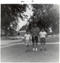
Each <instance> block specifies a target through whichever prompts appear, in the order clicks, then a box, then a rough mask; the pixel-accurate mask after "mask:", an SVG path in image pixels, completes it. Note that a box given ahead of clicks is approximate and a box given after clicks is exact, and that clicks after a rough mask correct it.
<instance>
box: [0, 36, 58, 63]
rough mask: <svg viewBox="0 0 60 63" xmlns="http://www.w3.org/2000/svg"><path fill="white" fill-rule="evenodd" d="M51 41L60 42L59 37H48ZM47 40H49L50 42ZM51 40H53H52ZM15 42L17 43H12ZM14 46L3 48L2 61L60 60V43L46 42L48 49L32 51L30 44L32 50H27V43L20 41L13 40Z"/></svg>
mask: <svg viewBox="0 0 60 63" xmlns="http://www.w3.org/2000/svg"><path fill="white" fill-rule="evenodd" d="M48 41H49V43H51V42H52V41H53V42H54V43H55V42H58V41H59V40H58V37H54V38H50V39H48ZM48 41H47V42H48ZM50 41H51V42H50ZM12 44H15V45H12ZM11 45H12V46H8V47H2V48H1V61H2V62H58V61H59V44H46V48H47V50H46V51H44V50H43V51H40V45H38V51H37V52H33V51H32V45H30V52H28V53H26V52H25V45H24V44H20V42H11Z"/></svg>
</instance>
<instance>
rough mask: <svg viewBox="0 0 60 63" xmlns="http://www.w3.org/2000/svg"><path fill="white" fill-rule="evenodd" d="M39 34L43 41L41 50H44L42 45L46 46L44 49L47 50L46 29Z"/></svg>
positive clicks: (41, 41)
mask: <svg viewBox="0 0 60 63" xmlns="http://www.w3.org/2000/svg"><path fill="white" fill-rule="evenodd" d="M39 35H40V43H41V48H40V50H41V51H42V47H44V50H46V46H45V42H46V36H47V33H46V32H45V31H44V29H42V30H41V32H40V33H39Z"/></svg>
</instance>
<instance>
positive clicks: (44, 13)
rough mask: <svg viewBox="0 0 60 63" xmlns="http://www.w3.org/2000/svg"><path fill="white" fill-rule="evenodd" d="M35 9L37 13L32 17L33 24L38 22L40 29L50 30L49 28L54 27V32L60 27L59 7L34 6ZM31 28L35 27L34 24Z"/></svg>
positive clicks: (53, 5) (51, 5) (52, 5)
mask: <svg viewBox="0 0 60 63" xmlns="http://www.w3.org/2000/svg"><path fill="white" fill-rule="evenodd" d="M33 7H34V8H35V11H34V16H33V17H31V19H32V23H33V22H36V23H37V25H38V27H40V29H41V28H45V29H48V27H50V26H52V28H53V31H55V30H56V29H57V28H58V27H59V5H56V4H33ZM31 26H33V24H32V25H31ZM58 29H59V28H58Z"/></svg>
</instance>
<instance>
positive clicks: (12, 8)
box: [1, 4, 26, 35]
mask: <svg viewBox="0 0 60 63" xmlns="http://www.w3.org/2000/svg"><path fill="white" fill-rule="evenodd" d="M25 8H26V4H24V5H22V4H2V5H1V29H3V30H4V31H5V34H6V35H7V33H8V32H9V33H10V34H11V35H13V31H15V30H13V28H16V27H17V22H18V19H17V16H18V13H19V17H20V18H21V19H22V20H23V17H22V16H21V13H22V12H23V11H25ZM11 23H12V24H13V28H12V27H11V26H10V24H11ZM12 30H13V31H12Z"/></svg>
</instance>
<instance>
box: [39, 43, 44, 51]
mask: <svg viewBox="0 0 60 63" xmlns="http://www.w3.org/2000/svg"><path fill="white" fill-rule="evenodd" d="M42 48H43V44H42V43H41V45H40V50H41V51H42Z"/></svg>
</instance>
